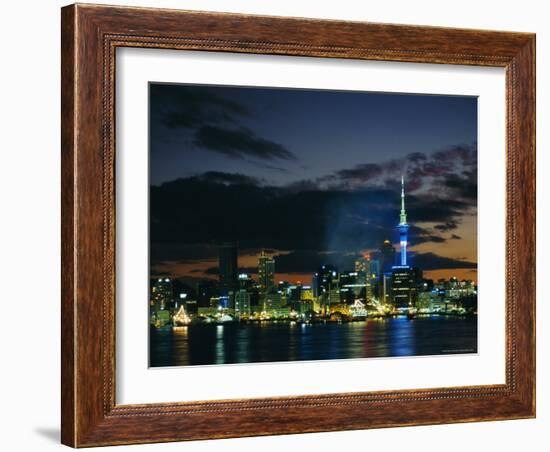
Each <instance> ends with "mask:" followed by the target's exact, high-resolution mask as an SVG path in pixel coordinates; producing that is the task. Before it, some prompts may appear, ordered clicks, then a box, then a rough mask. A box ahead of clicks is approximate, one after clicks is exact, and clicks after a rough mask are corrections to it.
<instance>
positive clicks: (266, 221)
mask: <svg viewBox="0 0 550 452" xmlns="http://www.w3.org/2000/svg"><path fill="white" fill-rule="evenodd" d="M402 175H403V176H404V177H405V183H406V191H407V197H406V199H407V213H408V218H409V223H410V224H411V230H410V244H411V247H410V250H411V260H412V261H413V262H414V263H415V264H416V265H418V266H419V267H422V268H423V269H424V270H426V271H428V272H430V274H431V275H432V277H434V278H437V277H440V276H441V277H448V276H450V275H457V276H459V277H464V278H471V279H475V271H476V270H475V269H476V265H477V99H476V98H475V97H462V96H460V97H458V96H440V95H437V96H436V95H413V94H389V93H366V92H350V91H324V90H297V89H282V88H277V89H273V88H250V87H220V86H203V85H168V84H154V83H153V84H151V85H150V182H151V197H150V212H151V229H150V232H151V264H152V274H153V275H155V274H156V275H161V274H167V275H171V276H173V277H184V278H187V279H190V280H196V279H201V278H207V277H211V278H212V277H213V278H215V275H217V255H218V249H217V247H218V244H219V243H220V242H223V241H227V240H231V241H237V242H238V243H239V252H240V254H239V266H241V267H242V269H243V270H245V271H247V272H253V271H254V268H255V266H256V264H257V253H258V252H259V250H261V249H263V248H267V249H270V250H271V251H272V253H273V255H274V256H275V263H276V272H277V274H279V275H281V277H284V278H285V279H289V280H293V279H297V280H298V279H301V280H305V279H306V278H308V275H309V277H310V276H311V273H312V272H313V271H315V269H316V268H317V266H318V265H320V264H322V263H333V264H335V265H338V266H339V267H340V268H344V269H345V268H348V269H349V268H353V267H352V264H353V260H354V259H356V258H357V256H358V255H361V254H362V253H364V252H376V250H377V249H378V248H379V247H380V244H381V243H382V241H383V240H386V239H388V240H390V241H392V242H393V243H394V244H395V245H396V246H397V242H398V236H397V234H396V230H395V226H396V224H397V221H398V218H399V216H398V215H399V207H400V206H399V196H400V180H401V176H402ZM293 275H294V276H293Z"/></svg>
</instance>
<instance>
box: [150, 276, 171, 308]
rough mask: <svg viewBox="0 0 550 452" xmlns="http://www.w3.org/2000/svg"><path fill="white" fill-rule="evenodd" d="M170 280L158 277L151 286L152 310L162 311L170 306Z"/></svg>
mask: <svg viewBox="0 0 550 452" xmlns="http://www.w3.org/2000/svg"><path fill="white" fill-rule="evenodd" d="M173 296H174V293H173V290H172V280H171V279H170V278H158V279H157V280H156V281H155V282H154V283H153V287H152V288H151V308H152V310H153V311H164V310H167V309H169V308H170V306H171V304H172V301H173Z"/></svg>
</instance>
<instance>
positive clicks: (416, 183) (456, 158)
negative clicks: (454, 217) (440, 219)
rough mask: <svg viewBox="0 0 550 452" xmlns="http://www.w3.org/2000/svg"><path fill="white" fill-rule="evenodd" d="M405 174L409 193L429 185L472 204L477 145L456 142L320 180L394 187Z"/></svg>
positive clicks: (349, 185)
mask: <svg viewBox="0 0 550 452" xmlns="http://www.w3.org/2000/svg"><path fill="white" fill-rule="evenodd" d="M402 175H403V176H405V180H406V187H407V193H408V194H409V195H410V194H414V193H416V192H417V191H421V190H422V189H423V188H426V187H430V188H431V189H432V190H433V193H436V194H437V195H434V197H435V196H437V197H444V198H452V197H454V198H456V199H458V200H465V201H466V202H469V203H471V202H472V201H473V200H475V199H476V198H477V180H476V178H477V145H476V144H472V145H457V146H449V147H447V148H444V149H439V150H436V151H433V152H431V153H422V152H413V153H410V154H408V155H406V156H405V157H402V158H399V159H390V160H387V161H385V162H377V163H362V164H359V165H356V166H354V167H352V168H344V169H340V170H338V171H335V172H334V173H333V174H330V175H328V176H326V177H325V178H322V179H320V183H321V184H328V185H330V186H332V187H340V188H345V189H353V188H361V187H364V186H365V185H370V186H372V185H378V186H382V187H388V188H389V187H394V186H395V182H396V180H399V178H400V177H401V176H402Z"/></svg>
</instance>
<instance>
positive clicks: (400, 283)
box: [391, 265, 418, 308]
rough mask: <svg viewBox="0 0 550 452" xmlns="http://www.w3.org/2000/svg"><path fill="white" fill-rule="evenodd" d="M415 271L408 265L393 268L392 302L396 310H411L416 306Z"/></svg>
mask: <svg viewBox="0 0 550 452" xmlns="http://www.w3.org/2000/svg"><path fill="white" fill-rule="evenodd" d="M415 276H416V275H415V272H414V270H413V269H412V268H411V267H409V266H408V265H396V266H394V267H393V272H392V277H391V294H392V302H393V305H394V307H396V308H409V307H412V306H415V305H416V299H417V294H418V290H417V281H416V277H415Z"/></svg>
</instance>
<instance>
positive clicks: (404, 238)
mask: <svg viewBox="0 0 550 452" xmlns="http://www.w3.org/2000/svg"><path fill="white" fill-rule="evenodd" d="M397 230H398V231H399V249H400V257H401V258H400V265H407V245H408V235H409V225H408V224H407V212H406V211H405V179H404V178H403V176H401V212H400V214H399V224H398V225H397Z"/></svg>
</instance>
